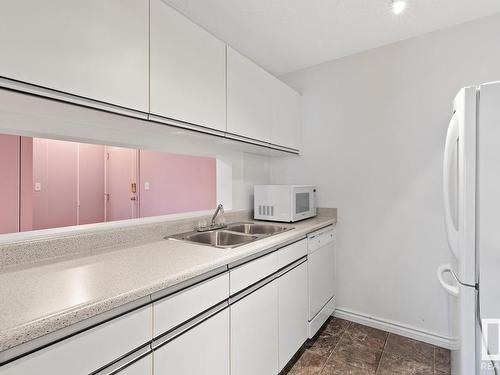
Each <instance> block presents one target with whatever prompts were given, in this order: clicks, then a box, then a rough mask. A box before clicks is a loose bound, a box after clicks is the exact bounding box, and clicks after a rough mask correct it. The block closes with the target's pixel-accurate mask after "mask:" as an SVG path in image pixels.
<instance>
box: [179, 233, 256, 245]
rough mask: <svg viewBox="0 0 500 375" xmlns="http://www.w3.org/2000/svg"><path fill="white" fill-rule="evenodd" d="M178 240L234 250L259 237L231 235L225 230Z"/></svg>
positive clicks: (188, 236) (191, 235)
mask: <svg viewBox="0 0 500 375" xmlns="http://www.w3.org/2000/svg"><path fill="white" fill-rule="evenodd" d="M178 239H182V240H184V241H190V242H197V243H201V244H205V245H211V246H215V247H221V248H233V247H236V246H239V245H243V244H245V243H248V242H252V241H255V240H256V239H258V237H257V236H245V235H241V234H237V233H231V232H227V231H224V230H217V231H212V232H201V233H192V234H187V235H184V236H182V237H180V238H178Z"/></svg>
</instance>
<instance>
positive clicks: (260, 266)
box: [229, 251, 278, 295]
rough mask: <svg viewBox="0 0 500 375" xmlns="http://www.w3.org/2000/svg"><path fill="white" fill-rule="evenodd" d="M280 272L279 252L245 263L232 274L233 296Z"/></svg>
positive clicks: (232, 271) (233, 270)
mask: <svg viewBox="0 0 500 375" xmlns="http://www.w3.org/2000/svg"><path fill="white" fill-rule="evenodd" d="M277 270H278V252H277V251H275V252H273V253H271V254H268V255H264V256H263V257H260V258H257V259H255V260H252V261H250V262H248V263H245V264H243V265H241V266H239V267H237V268H235V269H232V270H231V271H230V272H229V273H230V278H231V290H230V292H231V295H233V294H236V293H237V292H239V291H241V290H243V289H245V288H247V287H249V286H250V285H252V284H255V283H256V282H258V281H260V280H262V279H264V278H266V277H267V276H269V275H271V274H273V273H274V272H276V271H277Z"/></svg>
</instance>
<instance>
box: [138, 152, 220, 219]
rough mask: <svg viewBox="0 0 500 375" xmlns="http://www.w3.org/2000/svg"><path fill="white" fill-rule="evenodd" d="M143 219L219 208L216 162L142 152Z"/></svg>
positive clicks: (141, 192)
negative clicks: (217, 201) (217, 205)
mask: <svg viewBox="0 0 500 375" xmlns="http://www.w3.org/2000/svg"><path fill="white" fill-rule="evenodd" d="M139 160H140V161H139V163H140V168H139V170H140V214H141V217H147V216H156V215H166V214H173V213H178V212H188V211H201V210H208V209H210V208H213V207H215V201H216V173H215V165H216V163H215V159H213V158H205V157H197V156H184V155H176V154H166V153H160V152H152V151H143V150H141V152H140V157H139Z"/></svg>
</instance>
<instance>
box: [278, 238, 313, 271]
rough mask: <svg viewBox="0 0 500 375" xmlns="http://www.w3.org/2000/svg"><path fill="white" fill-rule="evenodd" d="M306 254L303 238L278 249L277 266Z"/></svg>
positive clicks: (281, 266)
mask: <svg viewBox="0 0 500 375" xmlns="http://www.w3.org/2000/svg"><path fill="white" fill-rule="evenodd" d="M305 255H307V240H306V239H303V240H300V241H298V242H295V243H293V244H291V245H288V246H285V247H283V248H281V249H279V251H278V268H280V269H281V268H283V267H285V266H287V265H289V264H290V263H293V262H294V261H296V260H297V259H300V258H302V257H303V256H305Z"/></svg>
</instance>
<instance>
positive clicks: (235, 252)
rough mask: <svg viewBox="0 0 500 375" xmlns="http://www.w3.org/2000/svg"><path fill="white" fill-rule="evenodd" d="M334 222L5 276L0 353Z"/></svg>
mask: <svg viewBox="0 0 500 375" xmlns="http://www.w3.org/2000/svg"><path fill="white" fill-rule="evenodd" d="M334 223H336V212H335V216H332V215H321V216H318V217H316V218H313V219H308V220H305V221H302V222H299V223H294V224H291V225H288V226H291V227H293V228H294V229H293V230H289V231H287V232H284V233H281V234H278V235H275V236H271V237H267V238H264V239H261V240H258V241H255V242H253V243H250V244H247V245H243V246H240V247H237V248H235V249H218V248H214V247H209V246H202V245H196V244H191V243H186V242H181V241H175V240H155V241H152V242H149V243H145V244H139V245H137V244H134V245H129V246H128V247H127V246H123V245H122V247H121V248H117V249H113V250H109V251H104V252H99V253H94V254H87V255H81V254H79V255H75V256H73V257H66V258H63V259H61V258H56V259H53V260H45V261H43V262H39V263H34V264H29V265H23V266H18V267H14V268H10V269H6V270H4V271H2V272H1V273H0V285H1V288H0V301H1V303H0V352H2V351H5V350H7V349H11V348H13V347H16V346H18V345H20V344H23V343H26V342H28V341H30V340H33V339H37V338H40V337H41V336H44V335H47V334H49V333H54V332H55V331H57V330H60V329H63V328H65V327H68V326H70V325H72V324H75V323H78V322H81V321H83V320H85V319H88V318H91V317H95V316H96V315H98V314H101V313H104V312H109V311H110V310H112V309H115V308H117V307H119V306H122V305H124V304H126V303H129V302H132V301H135V300H138V299H140V298H142V297H145V296H148V295H151V294H152V293H154V292H157V291H160V290H162V289H165V288H168V287H171V286H173V285H175V284H178V283H180V282H182V281H185V280H188V279H191V278H193V277H196V276H199V275H202V274H204V273H207V272H209V271H211V270H214V269H216V268H218V267H221V266H225V265H228V264H230V263H232V262H235V261H238V260H240V259H243V258H245V257H248V256H251V255H255V254H257V253H259V252H263V251H265V250H266V249H270V248H272V247H275V246H277V245H280V244H281V243H286V242H289V241H292V240H295V239H299V238H302V237H304V236H306V235H307V234H308V233H310V232H313V231H314V230H317V229H319V228H322V227H324V226H326V225H329V224H334Z"/></svg>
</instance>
